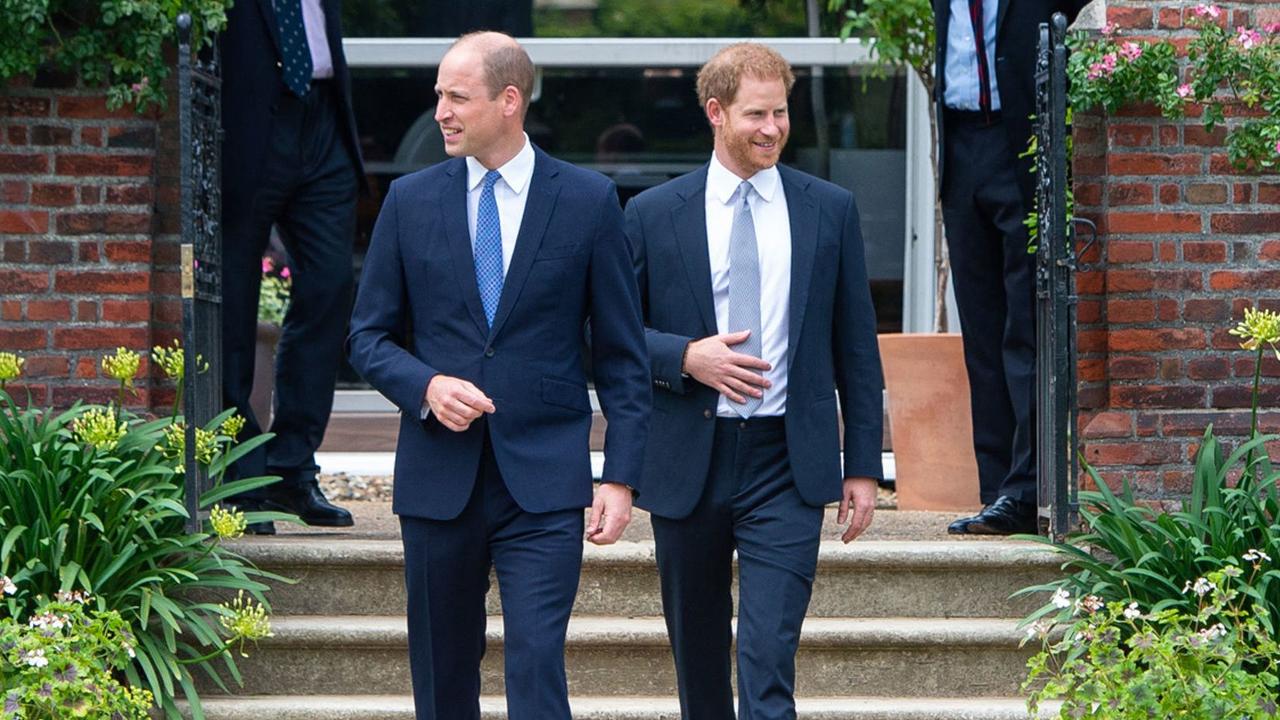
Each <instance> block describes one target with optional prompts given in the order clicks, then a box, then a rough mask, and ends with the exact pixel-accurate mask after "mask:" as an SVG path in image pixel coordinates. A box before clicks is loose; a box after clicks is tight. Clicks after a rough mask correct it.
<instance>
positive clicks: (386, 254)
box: [347, 32, 651, 720]
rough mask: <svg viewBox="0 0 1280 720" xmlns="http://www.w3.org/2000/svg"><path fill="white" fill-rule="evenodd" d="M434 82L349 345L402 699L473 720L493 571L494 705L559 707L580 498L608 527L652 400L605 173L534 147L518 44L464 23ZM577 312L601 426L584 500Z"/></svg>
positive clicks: (447, 717)
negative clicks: (387, 468)
mask: <svg viewBox="0 0 1280 720" xmlns="http://www.w3.org/2000/svg"><path fill="white" fill-rule="evenodd" d="M437 78H438V79H437V82H436V95H437V96H438V98H439V104H438V105H437V106H436V116H435V117H436V121H437V122H438V123H439V125H440V128H441V131H442V132H443V134H444V141H445V148H446V149H447V150H448V152H449V154H450V155H451V156H453V159H450V160H447V161H445V162H443V163H440V164H438V165H435V166H432V167H430V168H427V169H425V170H422V171H419V172H416V173H413V174H412V175H408V176H406V177H403V178H400V179H398V180H396V181H395V182H394V183H392V185H391V189H390V191H389V193H388V195H387V199H386V202H385V203H384V204H383V208H382V213H381V214H380V215H379V216H378V222H377V225H376V226H375V228H374V233H373V240H372V242H371V244H370V246H369V254H368V256H367V257H366V260H365V269H364V276H363V278H362V281H361V283H360V292H359V296H358V297H357V298H356V307H355V313H354V316H353V318H352V323H351V335H350V337H349V338H348V341H347V342H348V351H349V353H350V357H351V363H352V365H353V366H355V368H356V369H357V370H359V371H360V373H361V374H362V375H363V376H364V377H365V379H367V380H368V381H369V382H370V383H371V384H372V385H373V386H374V387H375V388H377V389H378V390H379V391H381V392H382V393H383V394H384V395H386V396H387V397H388V398H389V399H390V400H391V401H392V402H394V403H395V404H396V405H397V406H399V407H400V410H401V413H402V417H401V423H400V438H399V442H398V444H397V446H396V467H395V497H394V502H393V505H392V509H393V511H394V512H395V513H396V514H397V515H399V516H400V527H401V533H402V536H403V540H404V554H405V577H406V584H407V586H408V597H409V600H408V614H409V654H410V666H411V669H412V673H413V693H414V704H415V707H416V711H417V718H418V720H476V719H478V718H479V717H480V706H479V695H480V658H481V656H482V655H483V654H484V649H485V603H484V598H485V592H486V590H487V589H488V587H489V570H490V568H491V567H493V568H495V569H496V571H497V576H498V587H499V590H500V591H501V594H502V615H503V626H504V642H505V662H506V688H507V713H508V717H510V718H512V720H569V717H570V715H569V703H568V691H567V687H566V681H565V670H564V642H565V631H566V628H567V626H568V622H569V612H570V610H571V609H572V607H573V600H574V595H575V594H576V592H577V588H578V573H579V568H580V565H581V560H582V539H583V512H582V509H583V507H585V506H588V505H590V506H591V507H592V510H591V517H590V520H589V521H588V522H587V530H586V532H587V537H588V539H589V540H591V541H592V542H594V543H597V544H601V545H604V544H608V543H612V542H614V541H615V540H617V539H618V537H619V536H620V535H621V533H622V530H623V528H624V527H625V526H626V525H627V523H628V522H629V520H630V513H631V495H632V490H631V488H632V487H634V486H635V485H637V484H638V482H639V476H640V462H641V457H642V453H643V446H644V437H645V434H646V432H647V429H648V420H649V411H650V404H651V391H650V389H649V366H648V361H647V359H646V357H645V349H644V326H643V325H642V323H641V318H640V299H639V295H638V291H637V289H636V281H635V276H634V275H633V274H632V271H631V257H630V254H629V252H628V250H627V241H626V237H625V235H624V234H623V229H622V210H621V208H620V207H619V206H618V197H617V194H616V190H615V188H614V185H613V183H612V182H610V181H609V180H608V179H607V178H605V177H604V176H602V175H599V174H598V173H594V172H590V171H587V170H582V169H580V168H577V167H574V166H573V165H569V164H568V163H564V162H560V161H559V160H556V159H554V158H552V157H550V156H549V155H547V154H546V153H544V152H542V151H541V150H539V149H538V148H536V147H534V146H533V145H532V144H531V143H530V142H529V138H528V136H527V135H525V133H524V132H523V130H522V122H523V119H524V117H525V113H526V111H527V110H528V105H529V97H530V94H531V93H532V91H533V78H534V68H533V64H532V63H531V62H530V61H529V56H528V55H527V54H526V53H525V51H524V49H523V48H521V47H520V46H519V45H518V44H517V43H516V42H515V41H514V40H512V39H511V38H510V37H508V36H506V35H502V34H499V33H492V32H489V33H475V34H470V35H465V36H463V37H462V38H461V39H459V40H458V41H457V42H456V43H455V44H454V46H453V48H452V49H451V50H450V51H449V52H448V53H447V54H446V55H445V57H444V59H443V60H442V61H441V63H440V69H439V74H438V76H437ZM588 320H589V321H590V323H591V340H592V343H591V361H592V366H593V368H594V375H595V387H596V392H597V394H598V396H599V399H600V405H601V407H602V408H603V410H604V413H605V416H606V417H607V418H608V421H609V425H608V430H607V433H606V436H605V458H606V459H605V466H604V474H603V482H602V483H601V485H600V487H599V489H598V490H597V491H596V493H595V500H594V503H593V501H592V489H591V462H590V453H589V450H588V436H589V434H590V431H591V403H590V400H589V397H588V393H587V380H586V375H585V373H584V369H583V360H584V358H583V352H582V349H581V348H582V341H583V336H584V327H585V324H586V323H587V321H588ZM408 327H411V328H412V329H411V330H407V329H406V328H408Z"/></svg>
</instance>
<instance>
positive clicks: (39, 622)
mask: <svg viewBox="0 0 1280 720" xmlns="http://www.w3.org/2000/svg"><path fill="white" fill-rule="evenodd" d="M28 622H29V623H30V625H31V627H34V628H49V629H50V630H61V629H62V628H63V627H64V626H65V625H66V624H67V622H66V618H63V617H60V616H58V615H54V614H53V613H45V614H43V615H33V616H32V617H31V620H30V621H28Z"/></svg>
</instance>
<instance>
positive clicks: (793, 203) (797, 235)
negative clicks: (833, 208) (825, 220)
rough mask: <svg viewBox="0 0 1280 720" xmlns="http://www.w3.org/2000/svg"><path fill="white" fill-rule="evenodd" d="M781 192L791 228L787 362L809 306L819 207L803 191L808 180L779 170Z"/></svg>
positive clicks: (788, 169) (794, 347)
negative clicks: (785, 201)
mask: <svg viewBox="0 0 1280 720" xmlns="http://www.w3.org/2000/svg"><path fill="white" fill-rule="evenodd" d="M778 172H779V174H780V175H781V177H782V191H783V192H784V193H785V194H786V198H787V215H789V216H790V225H791V299H790V305H789V307H788V310H789V317H788V321H787V324H788V332H787V360H788V362H790V360H791V358H793V357H795V353H796V346H797V345H799V344H800V328H801V326H803V325H804V311H805V308H806V307H808V304H809V285H810V284H811V281H812V276H813V259H814V256H815V255H816V254H817V250H818V206H817V205H816V204H815V203H814V202H813V199H812V198H811V197H809V194H808V193H807V192H805V190H806V189H807V188H808V186H809V180H808V178H806V177H804V176H803V175H799V174H793V173H792V172H791V170H790V168H786V167H783V166H781V165H779V166H778Z"/></svg>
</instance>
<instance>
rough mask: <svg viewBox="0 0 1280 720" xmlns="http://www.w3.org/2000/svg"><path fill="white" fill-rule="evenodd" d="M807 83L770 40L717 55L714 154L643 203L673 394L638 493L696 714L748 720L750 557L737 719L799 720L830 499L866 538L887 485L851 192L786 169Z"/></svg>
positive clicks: (658, 344) (648, 275)
mask: <svg viewBox="0 0 1280 720" xmlns="http://www.w3.org/2000/svg"><path fill="white" fill-rule="evenodd" d="M794 80H795V78H794V75H793V74H792V72H791V68H790V67H789V66H788V65H787V62H786V60H784V59H783V58H782V57H781V56H780V55H779V54H778V53H777V52H775V51H774V50H772V49H770V48H768V47H765V46H763V45H757V44H753V43H741V44H736V45H730V46H728V47H726V48H724V49H723V50H721V51H720V52H718V53H717V54H716V55H715V56H714V57H713V58H711V60H709V61H708V62H707V64H706V65H705V66H703V68H702V69H701V70H700V71H699V73H698V82H697V86H698V100H699V102H700V103H701V104H702V106H703V107H704V109H705V110H706V114H707V119H708V120H709V121H710V123H711V127H712V129H713V132H714V136H715V143H714V144H715V148H714V152H713V153H712V156H711V161H710V162H709V163H708V164H707V165H706V166H704V167H702V168H700V169H698V170H696V171H694V172H692V173H690V174H688V175H685V176H682V177H679V178H676V179H674V180H671V181H670V182H667V183H665V184H663V185H660V186H658V187H656V188H652V189H650V190H647V191H645V192H643V193H641V194H640V195H638V196H636V197H635V198H634V199H632V200H631V202H630V203H629V204H628V205H627V211H626V222H627V237H628V239H629V240H630V241H631V244H632V248H633V254H634V257H635V271H636V276H637V278H638V279H639V284H640V297H641V301H642V303H643V306H644V317H645V326H646V336H647V340H648V346H649V360H650V363H651V365H652V381H653V384H654V386H655V387H656V388H657V391H656V392H655V393H654V416H653V422H652V423H651V427H650V431H649V438H648V443H647V444H646V446H645V456H644V460H645V464H644V472H643V473H642V475H641V478H640V486H639V491H640V494H639V496H638V497H637V501H636V502H637V504H638V505H639V506H640V507H643V508H645V509H646V510H648V511H649V512H650V513H651V518H652V522H653V534H654V541H655V543H656V546H657V558H658V571H659V575H660V578H661V582H662V606H663V613H664V615H665V616H666V620H667V630H668V633H669V635H670V638H671V646H672V650H673V651H674V654H675V664H676V676H677V679H678V682H679V687H680V708H681V714H682V717H683V718H684V719H685V720H730V719H732V718H733V717H734V704H733V688H732V686H731V682H730V663H731V654H730V646H731V643H732V640H733V633H732V629H731V625H730V622H731V620H732V616H733V599H732V597H731V595H730V585H731V582H732V574H733V565H732V563H733V554H734V551H735V550H736V551H737V554H738V586H739V604H738V656H737V659H738V713H739V714H738V717H741V718H752V720H764V719H769V718H779V719H781V718H795V698H794V695H795V654H796V650H797V648H798V646H799V640H800V626H801V623H802V622H803V621H804V616H805V612H806V610H807V609H808V605H809V595H810V589H811V587H812V585H813V578H814V573H815V570H816V568H817V561H818V544H819V538H820V535H821V529H822V518H823V507H824V506H825V505H826V504H827V503H832V502H837V501H839V503H840V510H839V516H838V519H839V522H840V523H842V524H843V523H845V522H846V521H847V522H848V523H849V526H848V529H847V530H846V531H845V532H844V533H843V538H842V539H843V540H844V541H845V542H849V541H851V540H853V539H854V538H855V537H857V536H858V535H859V534H860V533H861V532H862V531H863V530H865V529H866V528H867V526H869V525H870V524H871V517H872V513H873V512H874V509H875V500H876V482H877V481H878V480H879V479H880V478H881V474H882V470H881V463H880V438H881V424H882V420H881V418H882V408H881V400H880V392H881V377H880V357H879V352H878V350H877V346H876V336H875V313H874V311H873V309H872V306H871V292H870V288H869V286H868V283H867V268H866V261H865V257H864V252H863V244H862V235H861V231H860V229H859V225H858V210H857V207H856V205H855V204H854V200H853V196H852V195H851V194H850V193H849V191H848V190H845V189H843V188H840V187H838V186H836V185H833V184H831V183H829V182H825V181H823V180H820V179H818V178H815V177H812V176H810V175H806V174H804V173H802V172H799V171H797V170H793V169H791V168H789V167H785V166H782V165H779V164H778V158H779V156H780V154H781V152H782V149H783V147H784V146H785V145H786V142H787V134H788V131H789V129H790V121H789V118H788V115H787V95H788V94H789V92H790V90H791V86H792V84H793V83H794ZM837 396H838V398H839V403H837ZM841 417H843V419H844V438H843V440H844V463H843V467H841V458H840V447H841V442H840V441H841V437H840V431H839V424H838V420H839V418H841Z"/></svg>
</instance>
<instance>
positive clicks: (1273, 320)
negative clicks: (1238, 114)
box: [1229, 144, 1280, 359]
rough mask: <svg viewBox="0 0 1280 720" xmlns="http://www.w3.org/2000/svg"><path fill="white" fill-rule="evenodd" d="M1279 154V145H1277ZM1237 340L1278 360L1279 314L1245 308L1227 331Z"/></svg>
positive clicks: (1246, 348) (1244, 345) (1279, 351)
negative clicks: (1266, 349) (1266, 348)
mask: <svg viewBox="0 0 1280 720" xmlns="http://www.w3.org/2000/svg"><path fill="white" fill-rule="evenodd" d="M1277 152H1280V144H1277ZM1229 332H1230V333H1231V334H1232V335H1235V336H1236V337H1238V338H1243V342H1241V343H1240V347H1241V348H1243V349H1245V350H1257V349H1258V348H1261V347H1262V346H1263V345H1270V346H1271V349H1272V350H1275V353H1276V359H1280V347H1277V345H1280V313H1277V312H1275V311H1274V310H1256V309H1254V308H1245V310H1244V320H1243V321H1242V322H1241V323H1240V324H1239V325H1236V326H1235V327H1234V328H1232V329H1231V330H1230V331H1229Z"/></svg>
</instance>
